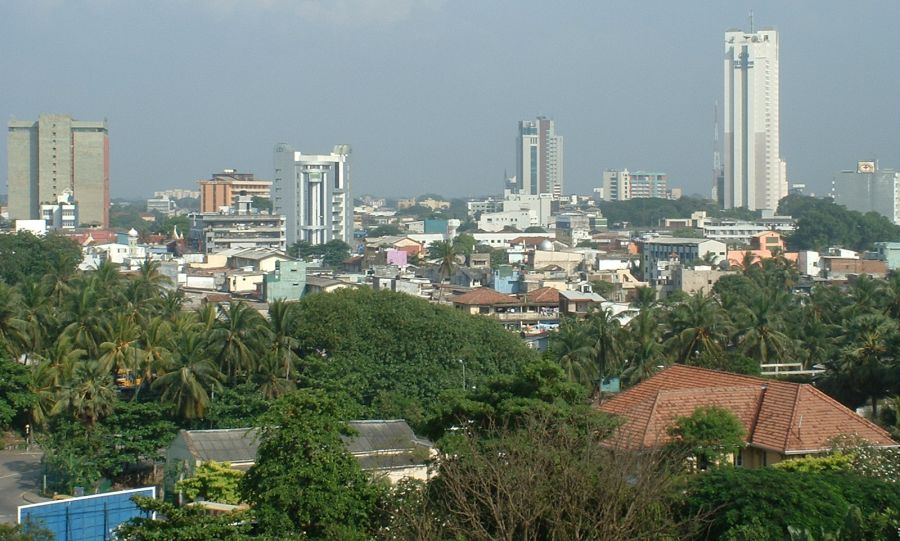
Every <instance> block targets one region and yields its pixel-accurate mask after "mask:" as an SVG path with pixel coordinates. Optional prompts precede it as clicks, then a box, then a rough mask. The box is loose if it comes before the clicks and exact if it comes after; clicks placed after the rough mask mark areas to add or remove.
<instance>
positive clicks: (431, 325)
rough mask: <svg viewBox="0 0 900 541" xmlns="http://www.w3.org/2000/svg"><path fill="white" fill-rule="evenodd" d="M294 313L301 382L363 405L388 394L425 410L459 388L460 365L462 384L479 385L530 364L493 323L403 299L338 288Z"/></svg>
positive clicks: (397, 295) (528, 357)
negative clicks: (301, 362)
mask: <svg viewBox="0 0 900 541" xmlns="http://www.w3.org/2000/svg"><path fill="white" fill-rule="evenodd" d="M299 309H300V313H301V314H302V317H301V318H299V319H298V322H297V327H296V331H295V333H294V336H295V337H296V339H297V341H298V349H299V353H300V355H301V357H303V358H304V363H305V365H306V366H305V368H304V372H303V374H302V376H301V378H302V380H303V383H304V384H305V385H307V386H315V387H321V388H324V389H330V390H343V391H345V392H348V393H349V394H350V395H351V396H352V397H353V398H354V399H355V400H356V401H358V402H359V403H360V404H362V405H364V406H373V405H374V404H375V399H376V397H378V396H379V394H380V393H384V392H389V393H395V396H396V397H407V398H411V399H413V400H414V402H415V403H418V404H420V405H421V407H423V408H424V410H425V411H426V412H431V411H434V408H435V407H436V406H437V401H438V396H439V395H440V393H441V392H442V391H444V390H445V389H453V388H458V387H459V386H460V382H461V381H462V372H463V367H465V372H466V380H467V382H468V385H481V383H482V381H483V380H484V378H486V377H489V376H492V375H496V374H501V373H507V374H509V373H515V372H516V370H517V369H518V368H519V367H521V366H523V365H524V364H525V363H527V362H528V361H529V360H531V359H534V358H535V354H534V352H533V351H532V350H529V349H528V348H526V347H525V346H524V345H523V344H522V342H521V341H520V340H519V339H518V337H516V336H515V335H513V334H511V333H509V332H507V331H506V330H504V329H503V328H502V327H501V326H500V325H499V324H498V323H497V322H495V321H492V320H489V319H487V318H480V317H472V316H469V315H467V314H463V313H461V312H458V311H455V310H453V309H451V308H447V307H445V306H437V305H434V304H429V303H428V302H426V301H423V300H420V299H416V298H414V297H410V296H408V295H404V294H402V293H393V292H390V291H383V290H382V291H374V290H371V289H341V290H338V291H336V292H334V293H328V294H316V295H309V296H307V297H304V298H303V299H302V300H301V301H300V302H299ZM460 360H462V361H463V363H460V362H459V361H460ZM393 413H395V414H396V413H401V412H397V411H393ZM371 415H373V416H376V417H378V416H379V411H378V410H377V408H374V407H373V408H372V410H371Z"/></svg>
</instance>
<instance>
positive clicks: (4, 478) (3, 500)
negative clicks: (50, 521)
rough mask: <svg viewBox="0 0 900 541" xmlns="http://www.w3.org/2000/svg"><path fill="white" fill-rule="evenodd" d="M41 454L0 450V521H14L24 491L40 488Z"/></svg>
mask: <svg viewBox="0 0 900 541" xmlns="http://www.w3.org/2000/svg"><path fill="white" fill-rule="evenodd" d="M40 462H41V454H40V453H39V452H30V453H29V452H24V451H4V450H0V522H7V523H14V522H15V521H16V508H17V507H18V506H20V505H25V504H27V503H29V502H26V501H25V500H24V499H22V495H23V494H24V493H25V492H28V493H30V494H35V493H37V492H38V491H39V490H40V482H41V481H40V479H41V466H40Z"/></svg>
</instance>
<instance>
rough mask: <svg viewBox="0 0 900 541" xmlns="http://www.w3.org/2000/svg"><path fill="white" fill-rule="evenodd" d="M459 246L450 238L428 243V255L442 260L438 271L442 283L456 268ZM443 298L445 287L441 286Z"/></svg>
mask: <svg viewBox="0 0 900 541" xmlns="http://www.w3.org/2000/svg"><path fill="white" fill-rule="evenodd" d="M459 255H460V254H459V251H458V247H457V245H456V244H454V243H453V241H450V240H436V241H434V242H432V243H431V244H429V245H428V257H429V258H431V259H437V260H438V261H440V263H439V267H438V273H439V275H440V279H441V283H443V282H444V280H446V279H448V278H450V276H451V275H452V274H453V270H454V269H455V268H456V258H457V257H458V256H459ZM442 298H443V287H442V288H441V297H440V298H439V300H440V299H442Z"/></svg>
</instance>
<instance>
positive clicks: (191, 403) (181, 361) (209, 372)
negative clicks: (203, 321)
mask: <svg viewBox="0 0 900 541" xmlns="http://www.w3.org/2000/svg"><path fill="white" fill-rule="evenodd" d="M167 368H168V371H167V372H166V373H165V374H163V375H161V376H160V377H158V378H157V379H156V381H154V382H153V384H152V388H153V389H158V390H160V391H161V393H160V401H161V402H169V403H172V404H175V407H176V409H177V411H178V414H179V415H180V416H181V417H182V418H183V419H200V418H203V416H204V415H205V414H206V408H207V407H208V406H209V401H210V395H211V393H212V392H213V391H216V390H219V389H221V387H222V385H221V383H219V380H220V379H221V378H222V373H221V372H219V371H218V370H216V366H215V364H214V363H213V361H212V359H211V358H210V355H209V353H208V352H207V350H206V347H205V344H204V339H203V337H202V336H200V334H198V333H185V334H182V335H180V336H179V337H178V341H177V344H176V345H175V347H173V355H172V358H171V360H170V364H169V366H168V367H167Z"/></svg>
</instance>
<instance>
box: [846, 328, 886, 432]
mask: <svg viewBox="0 0 900 541" xmlns="http://www.w3.org/2000/svg"><path fill="white" fill-rule="evenodd" d="M845 332H846V334H845V337H844V340H843V342H844V347H843V348H842V350H841V355H840V359H839V361H838V363H837V366H836V367H835V368H836V369H837V374H835V376H837V377H838V378H840V379H841V380H842V381H841V383H842V385H843V386H845V387H847V388H849V389H850V390H851V391H852V392H854V393H856V394H858V395H861V396H865V397H867V398H868V399H869V400H870V401H871V404H872V416H873V417H876V415H877V413H878V399H879V398H883V397H885V396H887V394H888V385H889V379H890V378H889V377H888V374H889V370H890V367H889V365H890V364H892V363H894V362H896V357H895V355H894V347H893V345H894V343H895V342H896V339H897V335H898V325H897V322H896V321H894V320H892V319H889V318H887V317H886V316H884V315H882V314H865V315H862V316H858V317H856V318H854V319H852V320H850V321H848V322H847V325H846V327H845Z"/></svg>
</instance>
